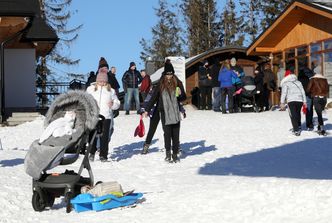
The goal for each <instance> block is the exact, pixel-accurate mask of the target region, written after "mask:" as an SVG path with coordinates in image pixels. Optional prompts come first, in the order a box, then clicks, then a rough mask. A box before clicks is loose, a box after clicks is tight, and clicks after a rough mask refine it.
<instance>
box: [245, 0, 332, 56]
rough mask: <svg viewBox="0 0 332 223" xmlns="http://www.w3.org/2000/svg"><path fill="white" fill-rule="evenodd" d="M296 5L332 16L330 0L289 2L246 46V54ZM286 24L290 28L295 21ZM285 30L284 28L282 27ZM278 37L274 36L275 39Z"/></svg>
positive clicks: (322, 14) (331, 2) (295, 0)
mask: <svg viewBox="0 0 332 223" xmlns="http://www.w3.org/2000/svg"><path fill="white" fill-rule="evenodd" d="M298 6H300V7H305V8H306V9H309V10H311V11H313V12H314V13H317V12H319V15H321V16H326V17H329V18H332V1H331V0H319V1H316V0H294V1H293V2H291V3H290V4H289V5H288V6H287V7H286V8H285V9H284V10H283V11H282V13H281V14H280V15H279V16H278V17H277V18H276V19H275V20H274V22H273V23H272V24H271V25H270V26H269V27H268V28H267V29H266V30H264V31H263V32H262V33H261V34H260V35H259V36H258V37H257V38H256V39H255V41H253V42H252V43H251V44H250V45H249V46H248V48H247V54H248V55H250V54H251V53H252V52H253V51H254V50H255V48H256V47H257V45H258V44H259V43H260V42H262V41H263V40H264V38H266V37H267V35H268V34H269V33H270V32H271V31H272V30H274V29H276V27H277V25H278V24H279V23H280V22H281V21H282V20H283V19H284V18H285V16H286V15H288V14H290V12H291V11H292V10H293V9H296V8H297V7H298ZM299 21H300V18H298V21H297V22H299ZM287 23H288V26H289V27H290V28H292V26H295V25H296V23H291V22H289V21H288V22H287ZM283 31H285V29H283ZM278 38H281V36H280V35H279V37H274V39H275V41H277V39H278Z"/></svg>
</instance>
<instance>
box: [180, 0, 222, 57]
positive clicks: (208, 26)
mask: <svg viewBox="0 0 332 223" xmlns="http://www.w3.org/2000/svg"><path fill="white" fill-rule="evenodd" d="M181 10H182V13H183V15H184V22H185V25H186V36H187V39H188V46H189V56H194V55H197V54H199V53H202V52H204V51H207V50H209V49H213V48H215V47H217V46H218V45H219V41H218V40H219V32H220V28H219V27H220V26H219V23H218V22H217V14H218V12H217V9H216V1H215V0H182V4H181Z"/></svg>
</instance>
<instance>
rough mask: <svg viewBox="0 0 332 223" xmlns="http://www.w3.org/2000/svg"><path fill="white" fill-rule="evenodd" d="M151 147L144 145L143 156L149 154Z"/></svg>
mask: <svg viewBox="0 0 332 223" xmlns="http://www.w3.org/2000/svg"><path fill="white" fill-rule="evenodd" d="M149 147H150V144H146V143H144V145H143V151H142V153H141V154H143V155H145V154H147V153H148V152H149Z"/></svg>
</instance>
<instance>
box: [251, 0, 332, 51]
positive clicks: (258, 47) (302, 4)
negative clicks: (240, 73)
mask: <svg viewBox="0 0 332 223" xmlns="http://www.w3.org/2000/svg"><path fill="white" fill-rule="evenodd" d="M313 14H315V15H317V16H320V17H325V18H328V19H331V20H332V8H329V7H325V6H323V5H320V4H316V3H311V2H307V1H305V0H296V1H293V2H292V3H291V4H290V5H289V6H288V7H287V8H286V9H285V10H284V11H283V12H282V13H281V15H280V16H279V17H278V18H277V19H276V20H275V21H274V22H273V23H272V25H271V26H270V27H269V28H267V29H266V30H265V31H264V32H263V33H262V34H261V35H260V36H259V37H258V38H257V39H256V40H255V41H254V42H253V43H252V44H251V45H250V46H249V47H248V49H247V55H264V54H265V55H266V54H268V53H271V52H274V51H275V49H274V47H275V46H276V45H277V44H278V43H279V42H280V41H281V40H282V39H283V38H284V37H285V36H286V35H287V34H288V33H289V32H290V31H291V30H292V29H293V28H294V27H295V26H296V25H297V24H301V23H302V22H304V21H305V18H306V17H308V16H312V15H313Z"/></svg>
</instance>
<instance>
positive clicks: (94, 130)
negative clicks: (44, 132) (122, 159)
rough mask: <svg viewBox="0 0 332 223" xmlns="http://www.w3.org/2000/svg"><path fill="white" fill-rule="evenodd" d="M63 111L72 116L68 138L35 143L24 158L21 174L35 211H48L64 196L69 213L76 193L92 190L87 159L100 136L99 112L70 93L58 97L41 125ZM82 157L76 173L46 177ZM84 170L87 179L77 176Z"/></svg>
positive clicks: (84, 96) (90, 99)
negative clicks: (29, 188)
mask: <svg viewBox="0 0 332 223" xmlns="http://www.w3.org/2000/svg"><path fill="white" fill-rule="evenodd" d="M66 111H70V112H72V111H74V112H75V113H76V117H75V122H74V126H73V130H74V131H73V133H72V134H71V135H64V136H61V137H54V136H50V137H49V138H47V139H46V140H45V141H43V142H41V143H40V140H35V141H34V142H33V143H32V144H31V146H30V149H29V151H28V153H27V155H26V157H25V160H24V166H25V171H26V173H27V174H29V175H30V176H31V177H32V178H33V179H32V190H33V195H32V206H33V209H34V210H35V211H43V210H44V209H45V208H46V207H52V206H53V203H54V200H55V198H56V197H60V196H64V197H65V202H66V211H67V213H69V212H70V211H71V204H70V200H71V199H72V198H73V197H75V196H76V195H77V194H79V193H80V189H81V187H82V186H84V185H90V186H93V184H94V182H93V174H92V170H91V166H90V163H89V159H88V155H89V153H90V150H91V145H92V142H93V140H94V139H95V137H96V136H97V134H101V131H100V130H99V129H102V128H101V127H100V126H99V125H100V123H101V122H98V121H99V120H100V118H99V115H98V114H99V108H98V106H97V103H96V101H95V100H94V98H93V97H92V96H91V95H89V94H87V93H85V92H83V91H70V92H68V93H65V94H62V95H59V96H58V97H57V98H56V99H55V101H54V102H53V103H52V105H51V107H50V108H49V110H48V112H47V114H46V118H45V122H44V125H45V126H48V125H50V124H51V123H52V122H54V121H56V120H59V119H61V118H62V117H63V116H64V114H65V113H66ZM80 154H84V157H83V160H82V163H81V165H80V167H79V170H78V172H75V171H74V170H66V171H65V172H63V173H48V172H47V171H48V170H50V169H53V168H54V167H56V166H58V165H68V164H72V163H74V162H75V161H76V160H77V159H78V158H79V156H80ZM84 168H85V169H87V171H88V177H83V176H81V174H82V171H83V169H84Z"/></svg>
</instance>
